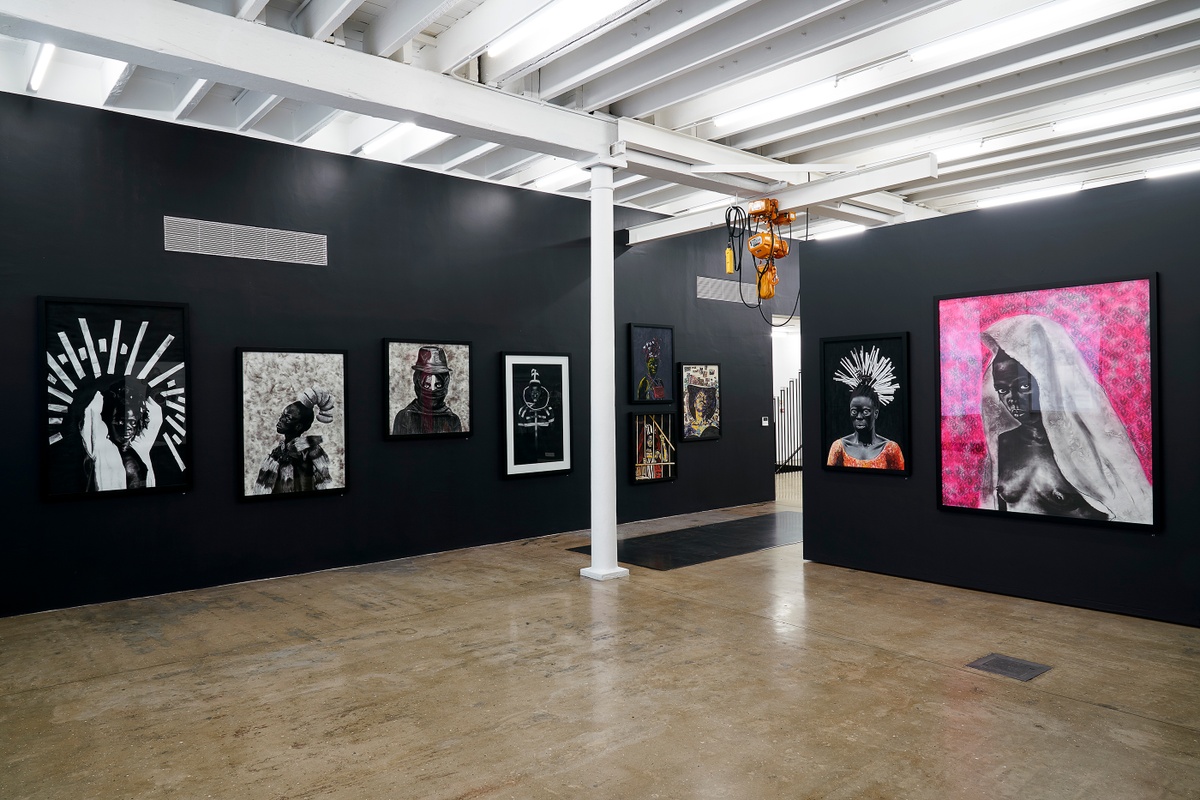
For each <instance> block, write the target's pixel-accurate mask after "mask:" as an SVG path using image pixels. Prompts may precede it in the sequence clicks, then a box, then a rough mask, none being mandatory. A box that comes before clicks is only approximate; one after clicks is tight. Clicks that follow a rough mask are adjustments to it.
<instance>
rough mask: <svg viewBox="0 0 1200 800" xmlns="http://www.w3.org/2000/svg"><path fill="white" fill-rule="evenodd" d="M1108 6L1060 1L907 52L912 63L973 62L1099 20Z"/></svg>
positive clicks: (1086, 0)
mask: <svg viewBox="0 0 1200 800" xmlns="http://www.w3.org/2000/svg"><path fill="white" fill-rule="evenodd" d="M1110 5H1111V3H1105V2H1098V0H1061V2H1057V3H1046V4H1045V5H1040V6H1038V7H1037V8H1032V9H1030V10H1028V11H1025V12H1023V13H1020V14H1013V15H1012V16H1010V17H1005V18H1003V19H998V20H996V21H995V22H990V23H988V24H986V25H980V26H979V27H978V28H972V29H971V30H968V31H963V32H962V33H957V34H954V35H953V36H947V37H946V38H945V39H938V40H937V41H935V42H930V43H929V44H926V45H921V46H920V47H914V48H913V49H912V50H910V51H909V55H910V56H911V57H912V60H913V61H933V60H935V59H943V58H944V59H949V60H951V61H965V60H968V59H975V58H979V57H980V56H984V55H988V54H989V53H995V52H998V51H1000V50H1007V49H1009V48H1012V47H1015V46H1017V45H1020V44H1024V43H1025V42H1031V41H1033V40H1035V39H1044V38H1047V37H1049V36H1052V35H1053V34H1056V33H1061V32H1062V31H1064V30H1068V29H1070V28H1075V27H1078V26H1080V25H1084V24H1086V23H1089V22H1094V21H1095V20H1098V19H1102V18H1103V17H1106V16H1108V15H1109V14H1110V13H1111V9H1110V8H1109V6H1110Z"/></svg>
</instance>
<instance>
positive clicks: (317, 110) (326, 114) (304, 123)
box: [255, 104, 342, 144]
mask: <svg viewBox="0 0 1200 800" xmlns="http://www.w3.org/2000/svg"><path fill="white" fill-rule="evenodd" d="M341 114H342V112H341V111H338V110H337V109H336V108H329V107H328V106H314V105H312V104H305V105H302V106H300V107H299V108H297V109H296V110H294V111H292V112H290V113H285V111H284V109H279V110H278V111H276V112H275V113H274V114H268V115H267V117H266V118H265V119H264V120H263V121H262V122H260V123H259V124H258V125H257V126H255V127H256V129H257V130H259V131H261V132H263V133H266V134H269V135H271V136H275V137H278V138H280V139H286V140H287V141H289V142H296V143H297V144H300V143H303V142H306V141H308V140H309V139H310V138H312V137H313V136H314V135H315V134H316V133H317V132H318V131H320V130H321V129H322V128H324V127H325V126H327V125H329V124H330V123H331V122H333V121H334V120H335V119H337V118H338V117H339V116H341Z"/></svg>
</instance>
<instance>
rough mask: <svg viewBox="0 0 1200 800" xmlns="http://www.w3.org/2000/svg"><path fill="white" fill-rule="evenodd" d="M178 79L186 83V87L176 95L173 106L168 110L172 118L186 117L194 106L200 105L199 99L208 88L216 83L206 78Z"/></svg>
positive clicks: (205, 93)
mask: <svg viewBox="0 0 1200 800" xmlns="http://www.w3.org/2000/svg"><path fill="white" fill-rule="evenodd" d="M180 81H181V82H182V83H184V84H186V88H184V89H183V91H182V92H181V93H180V95H179V96H178V98H179V99H178V101H177V102H176V103H175V108H173V109H172V110H171V112H170V116H171V118H172V119H176V120H179V119H187V117H188V116H190V115H191V113H192V112H193V111H195V110H196V106H198V105H200V101H201V100H203V99H204V98H205V96H206V95H207V94H208V92H209V90H210V89H212V88H213V86H215V85H216V81H210V80H208V79H206V78H193V79H188V78H181V79H180Z"/></svg>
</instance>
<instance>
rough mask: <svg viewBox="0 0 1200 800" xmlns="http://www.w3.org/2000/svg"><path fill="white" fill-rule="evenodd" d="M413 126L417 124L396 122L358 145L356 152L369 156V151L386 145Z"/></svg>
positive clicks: (380, 148) (371, 151) (372, 151)
mask: <svg viewBox="0 0 1200 800" xmlns="http://www.w3.org/2000/svg"><path fill="white" fill-rule="evenodd" d="M415 127H417V126H416V125H414V124H413V123H411V122H400V123H397V124H395V125H393V126H392V127H390V128H388V129H387V130H386V131H384V132H383V133H381V134H379V135H378V136H376V137H375V138H374V139H371V140H369V141H367V142H364V143H363V144H361V145H359V148H358V152H359V153H361V154H362V155H364V156H369V155H371V153H374V152H376V151H378V150H382V149H383V148H385V147H387V146H388V145H389V144H391V143H392V142H394V141H396V140H397V139H399V138H400V137H401V136H402V135H403V134H404V133H405V132H406V131H410V130H412V129H413V128H415Z"/></svg>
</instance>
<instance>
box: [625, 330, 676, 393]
mask: <svg viewBox="0 0 1200 800" xmlns="http://www.w3.org/2000/svg"><path fill="white" fill-rule="evenodd" d="M674 363H675V329H674V328H673V327H671V326H670V325H641V324H638V323H636V322H633V323H630V325H629V385H630V392H631V397H630V399H629V402H631V403H674V402H675V387H674V386H673V385H672V384H673V383H674V381H672V379H671V365H672V364H674Z"/></svg>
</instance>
